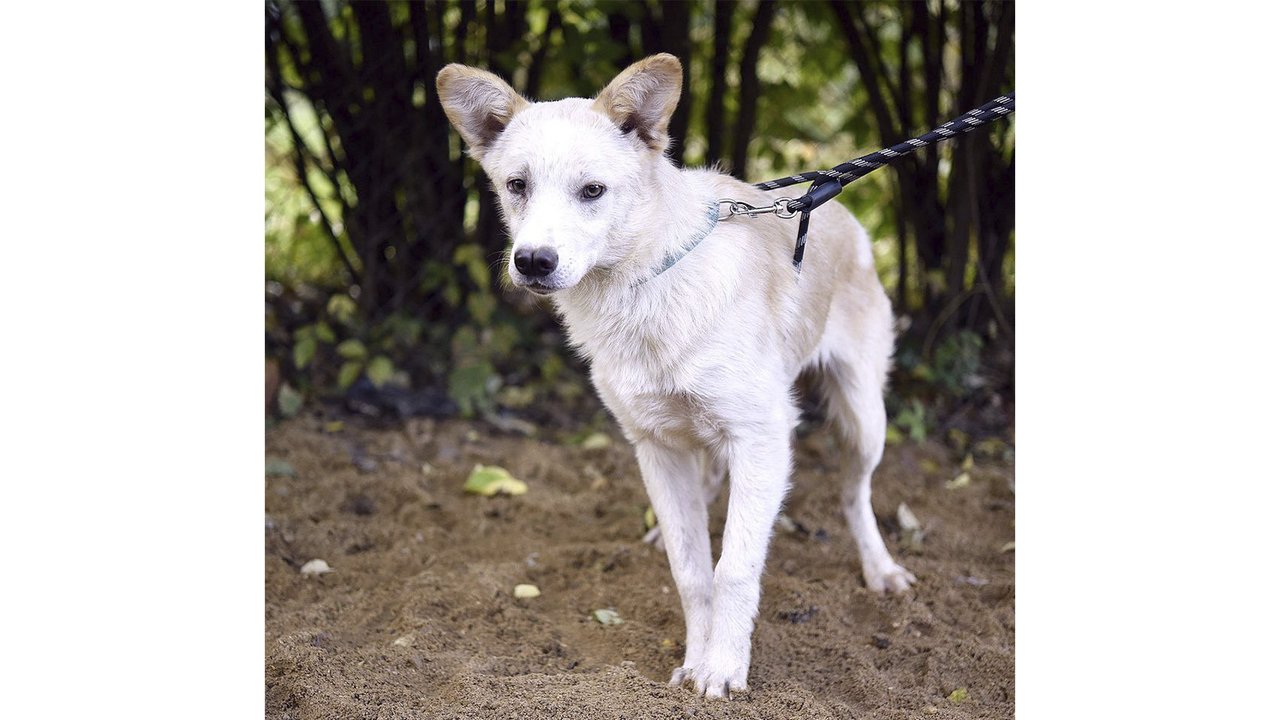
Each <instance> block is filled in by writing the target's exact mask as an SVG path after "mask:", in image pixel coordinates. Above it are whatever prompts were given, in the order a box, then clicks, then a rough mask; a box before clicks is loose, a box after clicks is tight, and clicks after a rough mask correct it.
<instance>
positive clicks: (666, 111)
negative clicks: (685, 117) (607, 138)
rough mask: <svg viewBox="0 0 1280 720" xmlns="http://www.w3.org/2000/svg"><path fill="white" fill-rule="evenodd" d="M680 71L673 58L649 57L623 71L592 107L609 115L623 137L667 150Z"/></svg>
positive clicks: (678, 96) (678, 92)
mask: <svg viewBox="0 0 1280 720" xmlns="http://www.w3.org/2000/svg"><path fill="white" fill-rule="evenodd" d="M683 80H684V72H683V70H681V68H680V61H679V60H678V59H676V56H675V55H668V54H667V53H659V54H658V55H651V56H649V57H647V58H645V59H643V60H640V61H639V62H636V63H633V64H632V65H631V67H629V68H627V69H626V70H623V71H622V72H621V73H619V74H618V77H616V78H614V79H613V82H611V83H609V86H608V87H606V88H605V89H604V90H601V91H600V95H599V96H597V97H596V101H595V104H594V105H593V106H592V107H594V108H595V109H596V110H599V111H600V112H602V113H604V114H605V115H608V116H609V119H611V120H613V124H614V125H617V126H618V129H619V130H621V131H622V133H623V134H624V135H625V134H627V133H630V132H633V131H634V132H635V134H636V137H638V138H640V140H641V141H642V142H644V144H646V145H648V146H649V147H651V148H653V149H654V150H657V151H658V152H662V151H664V150H666V149H667V143H668V142H670V139H669V138H668V137H667V124H668V123H669V122H670V121H671V113H673V112H675V111H676V104H677V103H679V102H680V84H681V82H683Z"/></svg>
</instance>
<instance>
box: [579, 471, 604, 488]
mask: <svg viewBox="0 0 1280 720" xmlns="http://www.w3.org/2000/svg"><path fill="white" fill-rule="evenodd" d="M582 474H583V475H586V476H587V477H589V478H591V489H592V490H603V489H604V488H605V486H606V485H608V484H609V479H608V478H606V477H605V476H604V475H602V474H601V473H600V471H599V470H597V469H596V466H595V465H588V466H586V467H584V468H582Z"/></svg>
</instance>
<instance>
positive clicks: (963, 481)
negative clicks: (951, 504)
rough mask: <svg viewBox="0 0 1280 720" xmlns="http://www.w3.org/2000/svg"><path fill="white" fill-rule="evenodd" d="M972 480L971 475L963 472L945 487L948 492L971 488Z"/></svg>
mask: <svg viewBox="0 0 1280 720" xmlns="http://www.w3.org/2000/svg"><path fill="white" fill-rule="evenodd" d="M970 480H971V478H970V477H969V473H967V472H962V473H960V474H959V475H957V476H956V477H955V479H954V480H948V481H947V484H946V486H945V487H946V488H947V489H948V490H955V489H956V488H962V487H969V482H970Z"/></svg>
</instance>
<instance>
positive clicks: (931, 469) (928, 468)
mask: <svg viewBox="0 0 1280 720" xmlns="http://www.w3.org/2000/svg"><path fill="white" fill-rule="evenodd" d="M920 469H921V470H923V471H925V472H927V473H936V472H938V470H940V469H941V468H939V467H938V463H936V462H934V461H932V460H930V459H929V458H925V459H923V460H921V461H920Z"/></svg>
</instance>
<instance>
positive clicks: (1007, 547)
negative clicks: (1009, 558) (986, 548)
mask: <svg viewBox="0 0 1280 720" xmlns="http://www.w3.org/2000/svg"><path fill="white" fill-rule="evenodd" d="M1000 552H1002V553H1007V552H1013V541H1012V540H1010V541H1009V542H1007V543H1005V544H1003V545H1001V546H1000Z"/></svg>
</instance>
